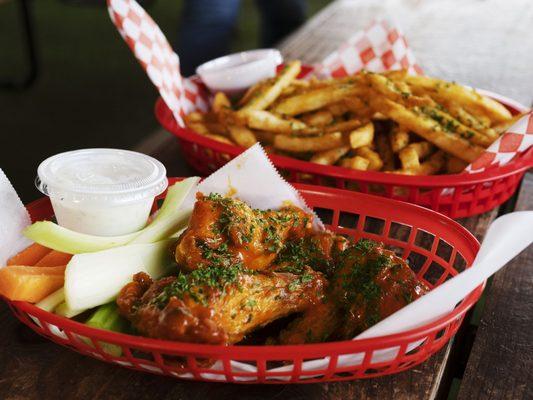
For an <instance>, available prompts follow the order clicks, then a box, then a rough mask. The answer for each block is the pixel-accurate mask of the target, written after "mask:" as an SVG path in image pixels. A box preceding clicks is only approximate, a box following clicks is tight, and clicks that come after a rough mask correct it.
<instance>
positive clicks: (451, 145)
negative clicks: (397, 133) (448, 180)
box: [371, 97, 484, 162]
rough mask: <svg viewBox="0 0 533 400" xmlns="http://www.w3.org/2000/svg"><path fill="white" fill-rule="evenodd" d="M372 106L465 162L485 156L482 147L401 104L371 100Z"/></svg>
mask: <svg viewBox="0 0 533 400" xmlns="http://www.w3.org/2000/svg"><path fill="white" fill-rule="evenodd" d="M371 104H372V106H373V107H375V108H376V109H378V110H379V111H380V112H382V113H383V114H384V115H386V116H387V117H389V118H390V119H392V120H394V121H395V122H396V123H398V124H400V125H402V126H404V127H406V128H407V129H409V130H410V131H412V132H414V133H416V134H417V135H419V136H421V137H422V138H424V139H426V140H427V141H428V142H430V143H433V144H434V145H435V146H437V147H438V148H440V149H442V150H444V151H446V152H448V153H450V154H452V155H454V156H456V157H459V158H460V159H462V160H464V161H467V162H473V161H474V160H475V159H476V158H478V157H479V156H481V154H483V151H484V150H483V148H482V147H479V146H476V145H473V144H471V143H470V142H468V141H467V140H466V139H463V138H461V137H458V136H457V135H454V134H452V133H448V132H445V131H443V130H442V128H441V127H440V125H439V124H438V123H437V122H436V121H434V120H432V119H431V118H429V117H427V116H425V115H424V114H416V113H415V112H413V111H411V110H409V109H407V108H405V107H404V106H402V105H401V104H398V103H395V102H393V101H391V100H389V99H385V98H378V97H376V98H371Z"/></svg>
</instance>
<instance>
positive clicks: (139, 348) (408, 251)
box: [8, 180, 483, 383]
mask: <svg viewBox="0 0 533 400" xmlns="http://www.w3.org/2000/svg"><path fill="white" fill-rule="evenodd" d="M173 181H175V180H173ZM296 188H297V189H298V190H299V192H300V193H301V195H302V196H303V197H304V199H305V200H306V202H307V203H308V205H309V206H310V207H312V208H313V209H314V210H315V211H316V212H317V213H318V214H319V215H321V216H322V219H323V221H324V223H325V224H326V226H327V227H328V228H329V229H331V230H333V231H335V232H338V233H340V234H344V235H349V236H353V237H355V238H368V239H372V240H377V241H382V242H383V243H385V245H386V246H387V247H389V248H392V249H394V250H395V251H396V252H397V253H398V255H400V256H401V257H402V258H403V259H407V260H409V265H410V267H411V268H412V269H413V270H414V271H415V272H416V274H417V276H418V277H419V278H420V279H421V280H422V282H424V283H426V284H427V285H428V286H429V287H430V288H433V287H435V286H438V285H440V284H442V283H443V282H445V281H446V280H447V279H448V278H450V277H452V276H455V275H456V274H458V273H459V272H460V271H462V270H464V268H466V267H468V266H469V265H470V264H471V263H472V262H473V260H474V257H475V255H476V253H477V251H478V249H479V243H478V241H477V240H476V239H475V238H474V236H472V235H471V234H470V233H469V232H468V231H467V230H466V229H465V228H463V227H462V226H460V225H459V224H457V223H455V222H454V221H452V220H450V219H449V218H447V217H445V216H443V215H441V214H438V213H435V212H434V211H431V210H427V209H425V208H422V207H418V206H416V205H412V204H408V203H405V202H398V201H394V200H391V199H386V198H380V197H375V196H369V195H366V194H362V193H355V192H352V191H347V190H339V189H334V188H317V187H316V186H312V185H296ZM155 204H157V203H155ZM27 209H28V211H29V212H30V214H31V218H32V220H33V221H37V220H42V219H50V218H51V217H52V216H53V215H52V214H53V211H52V208H51V204H50V202H49V200H48V199H40V200H38V201H35V202H33V203H31V204H30V205H28V206H27ZM482 290H483V287H482V286H479V287H477V288H476V289H475V290H474V291H472V292H471V293H470V294H469V295H468V296H466V297H465V298H464V299H463V300H462V301H461V302H460V303H459V304H458V305H457V306H456V308H455V309H454V310H453V311H451V312H449V313H448V314H447V315H444V316H442V317H440V318H439V319H437V320H435V321H433V322H431V323H428V324H425V325H424V326H420V327H418V328H416V329H411V330H408V331H404V332H401V333H397V334H394V335H388V336H382V337H374V338H370V339H356V340H351V341H342V342H330V343H321V344H306V345H290V346H251V345H244V346H241V345H236V346H216V345H205V344H191V343H182V342H172V341H164V340H156V339H149V338H144V337H139V336H133V335H127V334H121V333H114V332H109V331H103V330H99V329H95V328H91V327H89V326H87V325H84V324H82V323H79V322H76V321H74V320H70V319H66V318H64V317H61V316H58V315H56V314H52V313H49V312H46V311H43V310H42V309H40V308H38V307H36V306H34V305H32V304H30V303H26V302H17V301H13V302H9V301H8V303H9V305H10V307H11V309H12V310H13V312H14V313H15V315H16V316H17V317H18V318H19V319H20V320H21V321H22V322H23V323H24V324H26V325H28V326H29V327H30V328H31V329H33V330H34V331H36V332H37V333H39V334H41V335H43V336H45V337H47V338H48V339H50V340H52V341H54V342H56V343H58V344H61V345H63V346H66V347H69V348H71V349H73V350H76V351H78V352H80V353H82V354H85V355H88V356H91V357H94V358H97V359H101V360H103V361H106V362H109V363H112V364H116V365H119V366H123V367H127V368H132V369H136V370H140V371H143V372H150V373H155V374H161V375H167V376H171V377H175V378H182V379H192V380H202V381H218V382H220V381H224V382H234V383H287V382H290V383H296V382H300V383H308V382H327V381H341V380H350V379H360V378H371V377H377V376H382V375H388V374H394V373H398V372H401V371H404V370H406V369H409V368H412V367H413V366H415V365H417V364H419V363H421V362H423V361H424V360H426V359H427V358H428V357H430V356H431V355H432V354H434V353H435V352H437V351H438V350H439V349H441V348H442V347H443V346H444V345H445V344H446V343H447V342H448V341H449V340H450V338H451V337H452V336H453V335H454V334H455V333H456V332H457V330H458V329H459V326H460V325H461V322H462V320H463V318H464V316H465V313H466V312H467V311H468V310H469V309H470V308H471V307H472V305H473V304H474V303H475V302H476V301H477V300H478V299H479V297H480V295H481V293H482ZM110 345H111V346H112V347H113V348H114V349H115V351H113V352H111V351H109V349H110V347H111V346H110ZM116 349H119V351H118V352H117V351H116ZM206 360H210V362H206Z"/></svg>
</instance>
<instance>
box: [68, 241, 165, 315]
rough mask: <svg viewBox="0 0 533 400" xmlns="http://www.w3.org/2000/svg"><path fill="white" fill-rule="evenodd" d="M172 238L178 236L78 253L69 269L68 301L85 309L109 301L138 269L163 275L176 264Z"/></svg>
mask: <svg viewBox="0 0 533 400" xmlns="http://www.w3.org/2000/svg"><path fill="white" fill-rule="evenodd" d="M172 242H174V239H169V240H162V241H160V242H156V243H142V244H131V245H127V246H121V247H115V248H113V249H108V250H103V251H99V252H96V253H86V254H76V255H75V256H74V257H72V259H71V260H70V262H69V263H68V264H67V269H66V271H65V299H66V302H67V305H68V306H69V307H70V308H71V309H74V310H82V309H89V308H93V307H97V306H100V305H102V304H105V303H109V302H110V301H112V300H114V299H115V298H116V296H117V295H118V294H119V292H120V290H121V289H122V287H123V286H124V285H126V284H127V283H128V282H131V279H132V277H133V275H134V274H136V273H137V272H141V271H142V272H146V273H147V274H148V275H150V276H151V277H152V278H159V277H161V276H162V275H163V274H165V273H167V272H168V271H169V270H170V268H169V267H170V266H171V265H172V258H171V256H170V250H169V248H170V245H171V244H172Z"/></svg>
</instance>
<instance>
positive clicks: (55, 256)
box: [35, 250, 72, 267]
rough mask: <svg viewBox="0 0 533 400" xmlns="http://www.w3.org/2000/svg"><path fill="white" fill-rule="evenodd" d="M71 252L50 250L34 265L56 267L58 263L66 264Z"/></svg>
mask: <svg viewBox="0 0 533 400" xmlns="http://www.w3.org/2000/svg"><path fill="white" fill-rule="evenodd" d="M71 258H72V254H68V253H62V252H61V251H57V250H52V251H51V252H50V253H48V254H47V255H45V256H44V257H43V258H41V259H40V260H39V262H38V263H37V264H35V266H36V267H56V266H58V265H67V264H68V262H69V261H70V259H71Z"/></svg>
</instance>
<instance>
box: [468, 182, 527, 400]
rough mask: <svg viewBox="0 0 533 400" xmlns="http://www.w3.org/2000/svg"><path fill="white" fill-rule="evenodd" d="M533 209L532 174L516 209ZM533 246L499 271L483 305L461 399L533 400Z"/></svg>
mask: <svg viewBox="0 0 533 400" xmlns="http://www.w3.org/2000/svg"><path fill="white" fill-rule="evenodd" d="M532 209H533V174H527V175H526V178H525V179H524V181H523V183H522V189H521V191H520V195H519V197H518V201H517V205H516V210H517V211H518V210H532ZM532 266H533V246H530V247H529V248H528V249H526V250H525V251H523V252H522V254H521V255H520V256H519V257H517V258H515V259H514V260H513V261H512V262H510V263H509V264H508V265H507V266H506V267H505V269H504V270H502V271H500V272H498V273H497V274H496V275H495V276H494V279H493V281H492V285H491V287H490V289H489V290H488V294H487V300H486V303H485V308H484V311H483V315H482V318H481V322H480V326H479V329H478V332H477V334H476V339H475V342H474V346H473V348H472V352H471V353H470V358H469V359H468V364H467V368H466V371H465V375H464V378H463V381H462V384H461V388H460V392H459V399H461V400H470V399H513V400H514V399H533V333H532V332H533V268H532Z"/></svg>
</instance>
